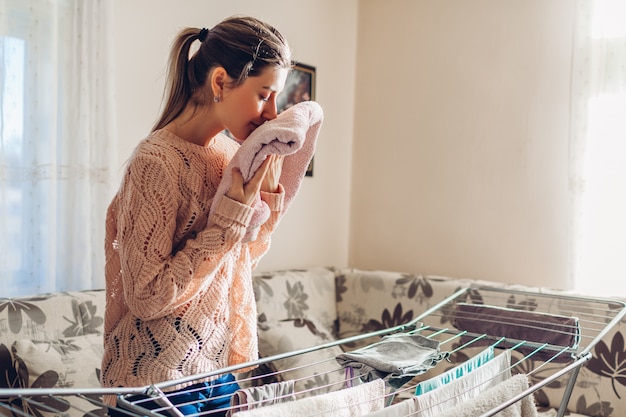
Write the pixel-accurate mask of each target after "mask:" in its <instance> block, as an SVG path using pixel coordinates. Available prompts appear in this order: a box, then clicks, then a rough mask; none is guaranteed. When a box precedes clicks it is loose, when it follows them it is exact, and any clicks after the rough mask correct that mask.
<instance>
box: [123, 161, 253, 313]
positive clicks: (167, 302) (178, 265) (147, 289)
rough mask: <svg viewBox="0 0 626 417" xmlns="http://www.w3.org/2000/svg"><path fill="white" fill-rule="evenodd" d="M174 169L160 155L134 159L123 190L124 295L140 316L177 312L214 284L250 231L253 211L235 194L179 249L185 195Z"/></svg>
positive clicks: (132, 308)
mask: <svg viewBox="0 0 626 417" xmlns="http://www.w3.org/2000/svg"><path fill="white" fill-rule="evenodd" d="M174 175H175V174H174V173H173V172H171V169H170V170H168V169H167V165H165V164H164V163H162V162H161V161H160V160H159V159H158V158H155V157H151V156H150V155H141V156H137V157H135V158H134V159H133V161H132V163H131V165H130V166H129V168H128V170H127V173H126V177H125V179H124V182H123V185H122V187H121V189H120V193H119V197H120V199H119V207H118V247H119V251H120V259H121V272H122V280H123V287H124V297H125V300H126V303H127V305H128V308H129V309H130V310H131V312H132V313H133V314H134V315H136V316H137V317H139V318H141V319H143V320H150V319H154V318H158V317H163V316H165V315H167V314H170V313H172V312H173V311H174V310H176V309H177V308H178V307H180V306H182V305H183V304H185V303H187V302H188V301H189V300H191V299H192V298H193V297H194V296H195V295H197V294H198V293H199V292H200V291H201V290H202V289H203V288H206V287H207V286H208V285H210V284H211V280H212V278H213V277H214V276H215V275H216V271H217V270H218V269H219V267H220V265H221V263H222V259H223V258H224V257H226V256H229V255H230V251H232V250H233V248H235V246H236V245H237V244H239V242H240V241H241V239H242V238H243V235H244V234H245V230H246V226H247V224H248V222H249V221H250V218H251V216H252V213H253V210H252V209H251V208H250V207H248V206H245V205H243V204H240V203H238V202H236V201H233V200H230V199H224V203H223V204H221V205H220V207H219V208H218V209H217V210H216V213H215V215H214V216H212V221H209V224H208V225H207V227H206V228H205V229H204V230H203V231H201V232H199V233H198V235H197V237H196V238H195V239H190V240H189V241H188V242H187V244H186V245H184V247H182V248H180V249H179V250H174V247H173V246H174V243H173V237H174V233H175V231H176V226H177V225H176V220H177V215H176V213H177V210H178V207H179V204H180V201H179V200H180V199H182V198H185V196H183V195H181V192H180V190H178V187H177V186H176V184H177V183H176V181H175V179H174V178H173V177H174Z"/></svg>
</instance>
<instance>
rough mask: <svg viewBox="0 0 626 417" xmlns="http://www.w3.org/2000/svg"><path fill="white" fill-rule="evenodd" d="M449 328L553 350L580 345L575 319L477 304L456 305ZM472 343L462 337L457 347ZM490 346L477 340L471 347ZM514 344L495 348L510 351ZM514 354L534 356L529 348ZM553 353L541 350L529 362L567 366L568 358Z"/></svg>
mask: <svg viewBox="0 0 626 417" xmlns="http://www.w3.org/2000/svg"><path fill="white" fill-rule="evenodd" d="M452 324H453V326H454V327H456V328H457V329H459V330H465V331H468V332H471V333H477V334H480V335H482V334H486V335H490V336H494V337H496V338H502V337H505V338H511V339H515V340H519V341H526V342H535V343H540V344H543V343H547V344H549V345H554V346H557V347H571V348H576V347H578V343H579V342H580V325H579V323H578V318H576V317H565V316H559V315H556V314H548V313H536V312H531V311H525V310H516V309H512V308H504V307H494V306H486V305H481V304H466V303H458V304H457V305H456V309H455V311H454V316H453V319H452ZM473 340H475V338H474V337H470V336H463V337H462V338H461V343H468V342H470V341H473ZM490 343H493V340H488V339H485V338H483V339H479V340H476V341H475V342H474V343H472V346H481V345H485V344H490ZM516 344H517V343H516V342H514V341H511V342H508V341H506V340H505V341H503V342H501V343H499V344H498V347H504V348H510V347H513V346H515V345H516ZM515 350H517V351H519V352H522V353H524V354H526V355H528V354H530V353H532V352H534V351H535V350H536V348H534V347H531V346H524V345H522V346H516V347H515ZM556 353H557V352H556V351H553V350H547V349H543V350H540V351H538V352H537V353H535V354H534V355H533V356H532V357H531V359H537V360H552V361H553V362H567V361H570V360H571V355H558V356H555V354H556Z"/></svg>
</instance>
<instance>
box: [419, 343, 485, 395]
mask: <svg viewBox="0 0 626 417" xmlns="http://www.w3.org/2000/svg"><path fill="white" fill-rule="evenodd" d="M495 356H496V354H495V349H494V347H493V346H489V347H488V348H486V349H484V350H483V351H482V352H480V353H479V354H478V355H476V356H474V357H473V358H471V359H469V360H467V361H465V362H463V363H462V364H460V365H458V366H456V367H454V368H452V369H450V370H448V371H446V372H444V373H442V374H441V375H437V376H435V377H433V378H430V379H428V380H426V381H422V382H420V383H419V384H417V386H416V387H415V395H421V394H425V393H427V392H428V391H432V390H434V389H436V388H439V387H442V386H444V385H446V384H449V383H450V382H452V381H454V380H456V379H457V378H460V377H462V376H463V375H466V374H468V373H470V372H472V371H473V370H474V369H476V368H479V367H480V366H481V365H483V364H485V363H487V362H489V361H490V360H492V359H493V358H495Z"/></svg>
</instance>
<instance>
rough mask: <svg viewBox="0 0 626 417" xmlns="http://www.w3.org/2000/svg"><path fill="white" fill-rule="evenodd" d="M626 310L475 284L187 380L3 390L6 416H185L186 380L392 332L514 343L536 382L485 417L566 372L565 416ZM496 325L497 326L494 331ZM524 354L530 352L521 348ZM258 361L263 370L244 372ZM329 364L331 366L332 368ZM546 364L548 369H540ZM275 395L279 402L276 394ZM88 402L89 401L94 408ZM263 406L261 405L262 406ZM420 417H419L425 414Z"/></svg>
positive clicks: (266, 376)
mask: <svg viewBox="0 0 626 417" xmlns="http://www.w3.org/2000/svg"><path fill="white" fill-rule="evenodd" d="M468 305H469V306H479V307H486V308H496V309H502V310H503V311H506V312H508V313H511V312H515V311H519V312H521V313H522V314H520V315H521V316H522V317H524V314H523V313H524V312H528V311H530V312H532V314H547V315H558V316H559V317H571V318H575V319H576V320H575V322H576V326H572V327H571V329H570V330H568V332H569V333H570V335H571V336H572V337H574V338H575V340H576V343H574V344H573V345H570V346H566V345H561V344H558V343H553V342H554V340H558V339H554V338H552V339H554V340H552V339H551V340H550V342H547V341H544V340H532V341H530V340H529V339H528V338H527V337H526V336H528V335H533V334H542V333H540V332H541V331H542V329H545V327H543V325H544V323H542V322H541V320H535V321H528V322H524V321H523V319H519V320H518V319H515V320H513V319H511V316H510V314H508V315H504V316H499V315H493V314H483V315H481V314H478V315H474V316H472V318H471V319H472V322H473V323H479V324H480V323H481V322H482V324H483V325H484V326H483V327H484V328H487V329H489V332H484V333H475V332H473V331H468V330H462V329H459V328H457V327H455V325H454V324H456V323H458V322H460V321H462V320H460V319H462V317H461V315H462V314H464V313H463V309H462V308H460V307H463V306H468ZM625 314H626V304H625V303H624V302H622V301H618V300H613V299H598V298H591V297H581V296H573V295H567V294H564V293H560V292H554V293H541V292H534V291H532V292H530V291H526V290H524V289H520V290H517V289H515V288H499V287H490V286H472V287H467V288H463V289H460V290H459V291H457V292H456V293H454V294H453V295H451V296H450V297H448V298H447V299H445V300H443V301H442V302H440V303H438V304H436V305H435V306H433V307H432V308H430V309H428V310H427V311H425V312H424V313H422V314H420V315H419V316H418V317H416V318H415V319H413V320H412V321H411V322H409V323H406V324H403V325H398V326H393V327H390V328H387V329H383V330H379V331H374V332H368V333H364V334H360V335H357V336H352V337H348V338H343V339H340V340H336V341H332V342H328V343H325V344H322V345H317V346H311V347H309V348H306V349H299V350H295V351H291V352H287V353H281V354H277V355H273V356H269V357H265V358H261V359H259V360H257V361H253V362H248V363H244V364H241V365H237V366H230V367H226V368H222V369H219V370H215V371H212V372H207V373H203V374H198V375H193V376H190V377H188V378H184V379H180V380H175V381H164V382H162V383H159V384H154V385H151V386H147V387H128V388H116V389H104V388H84V389H81V388H71V389H68V388H58V389H35V388H30V389H19V390H16V389H0V399H2V398H8V397H12V398H15V397H16V396H18V397H19V399H20V401H19V403H20V405H21V407H20V408H18V407H14V406H11V405H8V404H7V402H5V401H3V402H0V414H7V413H8V414H9V415H16V416H28V415H33V414H32V413H31V412H29V410H35V409H36V410H39V411H44V412H51V413H57V414H56V415H61V414H60V413H59V410H64V412H65V414H63V415H81V416H94V417H96V416H98V417H101V416H102V415H103V412H104V410H106V406H105V404H104V403H103V401H102V397H103V396H105V395H114V396H116V398H117V403H118V405H117V407H116V408H117V410H118V411H120V412H122V413H124V414H126V415H128V416H155V417H158V416H179V415H181V414H180V413H179V412H178V410H177V409H176V408H175V407H173V406H172V403H171V402H170V400H169V399H168V390H171V388H172V387H174V386H177V385H179V384H193V383H194V382H196V381H204V380H207V379H215V378H216V377H219V376H221V375H223V374H226V373H234V374H236V375H238V382H239V384H240V385H241V386H242V387H251V386H263V385H264V384H267V383H269V382H268V381H277V380H281V375H286V374H287V373H288V372H290V371H293V369H276V368H275V367H273V366H271V365H272V364H274V363H277V362H280V361H281V360H285V359H289V358H295V357H298V358H303V359H304V358H306V356H307V355H315V357H316V358H317V357H319V356H320V355H319V353H323V352H324V351H329V352H330V351H331V349H334V350H333V352H336V349H337V347H341V349H342V350H343V351H350V350H351V349H352V348H354V346H357V347H364V346H365V347H367V346H372V343H376V341H379V340H381V338H384V337H386V336H390V335H398V334H419V335H422V336H424V337H427V338H430V339H435V340H437V341H439V342H440V348H441V350H442V351H445V352H448V353H449V358H453V357H456V358H465V359H459V360H458V361H456V363H453V365H458V364H459V363H462V362H463V361H464V360H469V358H471V356H472V355H473V354H474V352H475V349H476V345H485V344H486V345H491V346H494V347H495V348H496V349H497V350H500V351H503V350H504V349H508V350H511V352H514V353H515V356H514V360H512V361H511V370H512V371H514V372H515V370H516V369H518V370H519V369H524V370H525V371H526V372H527V375H528V376H529V381H530V383H529V387H528V389H526V390H524V391H523V392H521V393H518V394H517V395H515V396H513V397H512V398H509V399H508V400H506V401H503V402H502V403H500V404H498V405H496V406H494V407H493V409H491V410H489V411H488V412H487V413H485V414H483V415H482V416H481V417H488V416H493V415H495V414H497V413H499V412H500V411H502V410H504V409H505V408H507V407H509V406H511V405H513V404H515V403H517V402H518V401H521V400H522V399H524V398H525V397H528V396H530V395H533V394H534V393H535V392H536V391H538V390H540V389H541V388H542V387H545V386H547V385H548V384H550V383H552V382H553V381H555V380H557V379H559V380H560V379H561V378H566V379H564V381H567V382H566V383H565V384H564V385H565V389H564V392H563V396H562V400H561V402H560V404H559V405H558V410H557V415H558V417H562V416H563V415H565V412H566V410H567V405H568V402H569V399H570V397H571V395H572V391H573V389H574V386H575V383H576V378H577V376H578V373H579V371H580V369H581V367H582V366H583V365H584V364H585V362H587V361H588V360H590V359H591V357H592V350H593V348H594V346H595V345H596V344H597V343H598V342H599V341H600V340H602V338H603V337H604V336H605V335H607V333H608V332H609V331H610V330H611V329H612V328H613V327H614V326H616V325H617V324H618V323H619V322H620V321H621V320H622V319H623V318H624V315H625ZM530 317H531V316H530ZM509 320H510V323H509ZM520 320H522V321H520ZM492 329H493V332H492V331H491V330H492ZM512 329H513V330H514V329H521V331H520V333H519V335H521V336H523V337H516V333H515V331H511V330H512ZM535 330H537V333H535ZM551 334H552V335H554V331H551ZM520 352H523V353H522V354H520ZM527 361H532V362H533V364H532V366H530V365H529V366H525V363H526V362H527ZM300 362H303V361H300ZM304 362H306V360H305V361H304ZM323 362H324V363H326V365H328V363H332V364H334V365H336V368H337V369H336V372H341V371H342V369H341V366H340V365H339V364H338V363H337V361H336V357H335V356H334V354H329V355H327V358H326V359H324V360H323ZM321 363H322V362H320V361H319V360H313V359H312V360H311V361H310V363H308V364H307V365H304V366H300V369H299V370H300V371H301V370H302V369H303V368H309V369H310V371H309V372H310V373H311V375H313V374H319V373H320V372H319V369H320V368H319V367H320V364H321ZM449 365H450V363H447V365H446V363H439V364H438V365H436V366H435V367H434V368H432V369H430V370H428V371H426V372H425V373H424V374H422V375H419V376H418V377H415V378H413V379H411V380H410V381H409V382H407V383H405V384H404V385H402V386H401V387H393V388H389V389H387V390H386V392H385V394H384V397H385V398H384V402H385V404H386V405H392V404H394V403H396V402H398V401H402V400H403V399H405V398H410V396H412V395H414V393H415V387H416V385H417V384H419V383H420V382H421V381H424V380H428V378H430V376H431V375H433V374H435V375H436V374H437V373H439V372H440V371H441V370H442V369H441V367H442V366H449ZM251 367H254V368H256V369H257V370H261V371H257V372H241V371H242V370H245V369H249V368H251ZM327 368H328V367H325V369H327ZM540 370H541V372H539V371H540ZM343 371H346V372H344V375H345V378H344V379H343V380H341V381H338V382H332V383H329V384H328V385H326V386H316V387H305V388H301V389H299V390H298V391H296V392H293V393H292V394H293V397H294V398H296V399H298V398H303V397H309V396H312V395H315V392H318V391H319V390H320V389H323V390H325V391H326V392H332V391H336V390H341V389H344V388H346V387H347V386H352V385H354V384H358V383H360V382H361V381H355V380H357V379H358V377H355V376H354V375H353V374H350V373H349V372H347V369H343ZM518 373H519V372H518ZM350 375H352V376H350ZM137 395H144V396H148V397H149V398H150V399H151V400H153V401H155V402H157V403H158V404H160V405H161V407H160V408H157V409H153V410H148V409H146V408H144V407H143V406H142V402H143V401H142V400H133V398H134V397H135V396H137ZM76 398H80V399H82V400H84V401H83V402H81V406H76V405H74V403H75V402H74V401H72V400H73V399H76ZM274 400H275V401H276V399H274ZM446 400H447V399H446V398H442V399H441V401H446ZM278 402H280V399H278ZM84 404H88V406H85V405H84ZM255 406H258V404H257V405H255ZM94 407H95V409H94ZM337 407H338V413H337V414H340V413H339V408H340V407H342V404H337ZM231 411H233V413H234V414H235V415H236V413H235V411H236V410H234V409H233V410H231ZM213 414H214V413H213V412H211V411H207V412H205V413H204V414H201V415H207V416H210V415H213ZM316 415H317V416H319V415H333V414H328V413H327V414H320V413H319V412H315V411H312V412H311V413H310V416H311V417H312V416H316ZM411 415H413V414H411ZM414 415H415V416H419V415H420V413H416V414H414Z"/></svg>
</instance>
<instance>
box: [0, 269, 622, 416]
mask: <svg viewBox="0 0 626 417" xmlns="http://www.w3.org/2000/svg"><path fill="white" fill-rule="evenodd" d="M253 278H254V290H255V298H256V303H257V310H258V333H259V353H260V356H261V357H265V358H267V357H271V356H274V355H279V354H281V353H284V352H290V351H293V350H299V349H306V348H308V347H310V346H318V345H325V344H329V343H331V342H333V341H336V340H344V339H345V338H351V337H354V336H357V335H360V334H363V333H367V332H371V331H377V330H381V329H386V328H390V327H394V326H398V325H401V324H404V323H408V322H410V321H412V320H413V319H414V318H416V317H418V316H419V315H420V314H422V313H423V312H424V311H427V310H428V309H430V308H431V307H433V306H435V305H437V304H438V303H439V302H440V301H442V300H444V299H446V298H447V297H449V296H451V295H452V294H454V293H456V292H457V291H458V290H459V289H461V288H466V287H470V286H473V285H493V286H497V287H502V288H515V289H520V288H521V289H523V290H526V291H530V292H531V293H537V294H538V295H539V294H542V293H546V292H548V293H560V292H559V291H556V290H551V289H547V288H527V287H523V286H519V285H505V284H496V283H489V282H483V281H476V280H469V279H463V278H450V277H441V276H423V275H416V274H411V273H403V272H394V271H374V270H359V269H353V268H336V267H311V268H305V269H298V270H285V271H272V272H257V273H255V274H254V276H253ZM514 302H515V303H517V304H518V305H519V306H523V307H524V308H529V309H531V310H532V308H534V306H535V304H534V303H535V301H534V297H532V296H531V297H526V298H525V299H524V300H515V301H514ZM104 307H105V292H104V290H103V289H96V290H88V291H76V292H60V293H54V294H45V295H37V296H33V297H23V298H12V299H7V298H0V370H1V371H2V373H1V374H0V415H9V416H17V415H23V414H20V413H19V412H17V411H16V410H23V411H24V413H25V414H26V415H37V416H42V417H43V416H61V415H63V416H84V415H91V416H103V415H105V410H104V408H103V407H102V405H101V402H100V398H99V396H98V393H97V390H95V392H94V393H93V394H92V395H93V396H90V395H81V396H80V397H54V396H52V397H49V396H42V397H40V398H39V399H38V401H36V402H33V401H24V396H23V395H20V394H21V392H20V391H17V390H16V389H22V390H23V389H31V388H34V389H39V388H43V389H48V390H50V389H55V388H73V389H78V388H81V389H82V388H98V387H99V383H98V380H99V367H100V358H101V356H102V330H103V310H104ZM441 321H443V320H439V319H438V323H434V324H438V325H441ZM624 333H626V324H625V323H624V322H620V323H618V324H617V325H616V326H614V327H612V328H611V329H610V331H609V332H608V333H606V334H605V335H604V336H603V338H602V340H601V341H600V342H599V343H598V344H596V346H595V348H594V350H593V358H592V359H591V360H589V361H587V362H586V363H585V365H584V366H583V367H582V368H581V370H580V372H579V375H578V378H577V379H576V384H575V387H574V389H573V392H572V395H571V399H570V401H569V403H568V415H570V416H578V415H581V416H589V417H608V416H624V415H626V398H624V399H622V396H624V394H626V361H625V360H624V359H626V351H625V348H624V336H623V335H624ZM369 342H370V341H368V340H367V339H365V340H358V341H354V342H351V343H346V344H333V345H332V346H331V347H329V348H327V349H323V350H319V351H313V352H311V353H310V355H313V356H315V355H318V356H320V357H319V358H317V359H319V360H320V365H319V366H317V367H316V372H315V373H311V372H310V371H308V372H301V373H299V371H298V367H297V365H298V362H307V363H311V361H312V360H316V359H315V358H312V357H305V356H304V355H296V356H292V357H287V358H284V359H280V360H276V361H272V362H268V363H264V364H263V365H262V366H260V367H259V368H257V369H255V370H252V371H248V372H246V373H242V374H241V375H238V377H242V376H246V377H247V376H250V375H255V374H256V375H257V376H258V375H260V374H263V375H271V373H270V372H269V371H271V370H277V369H278V370H280V369H294V370H293V371H290V372H291V374H289V373H286V374H283V375H282V378H293V379H294V380H297V381H298V384H301V385H302V387H303V388H306V389H307V390H308V392H310V393H311V395H314V394H315V393H316V387H320V388H319V391H318V392H323V390H324V389H327V388H324V387H328V382H329V380H331V381H332V380H333V379H336V380H339V379H342V378H345V374H344V373H343V372H341V370H338V367H337V363H336V362H334V361H332V360H328V359H329V358H330V359H332V356H333V355H337V354H339V353H341V352H343V351H346V350H351V349H355V348H358V347H362V346H364V345H366V344H367V343H369ZM331 344H332V343H331ZM461 353H462V351H461ZM466 359H467V356H464V355H462V354H456V355H452V356H450V358H448V361H449V362H450V363H449V364H448V365H454V363H455V362H462V361H463V360H466ZM528 362H531V365H530V366H531V367H532V362H533V361H528ZM526 366H528V365H526ZM527 371H528V369H520V372H527ZM535 378H541V372H539V373H538V374H535ZM561 379H562V380H561ZM274 380H276V377H269V376H268V377H267V378H266V379H264V380H262V382H263V383H267V382H273V381H274ZM565 382H566V379H563V378H560V379H557V380H555V381H553V382H552V383H550V384H548V385H546V386H544V387H542V388H541V389H540V390H538V391H537V392H535V393H534V397H535V401H536V402H537V404H538V405H539V409H540V411H542V412H545V414H544V415H546V416H548V415H554V407H558V405H559V404H560V402H561V398H562V396H563V392H564V389H565ZM29 395H32V390H29ZM550 413H552V414H550Z"/></svg>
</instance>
